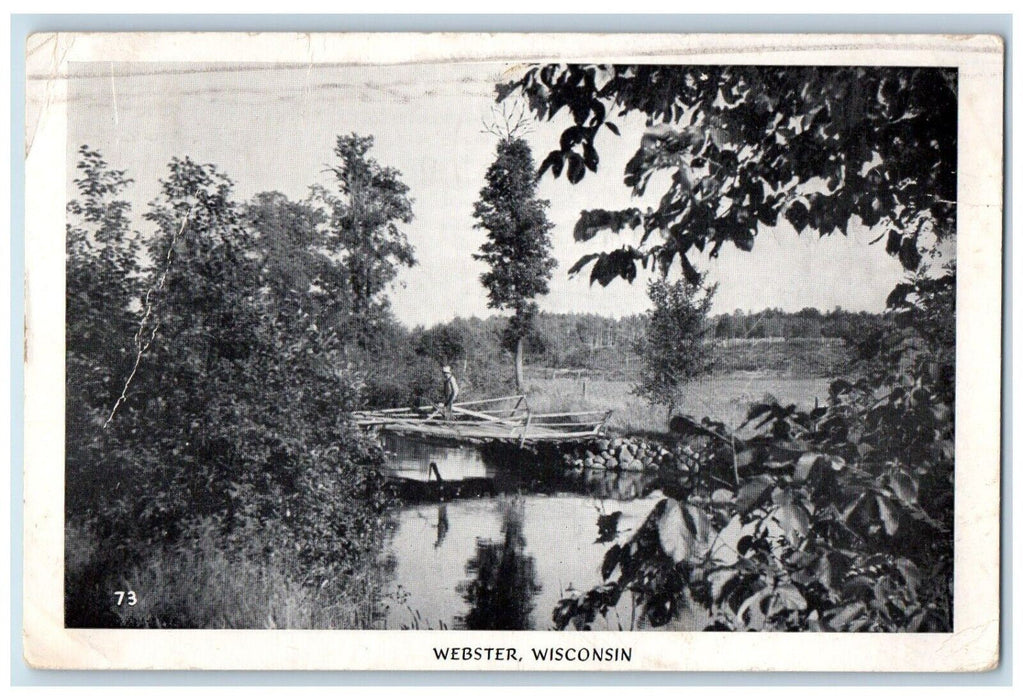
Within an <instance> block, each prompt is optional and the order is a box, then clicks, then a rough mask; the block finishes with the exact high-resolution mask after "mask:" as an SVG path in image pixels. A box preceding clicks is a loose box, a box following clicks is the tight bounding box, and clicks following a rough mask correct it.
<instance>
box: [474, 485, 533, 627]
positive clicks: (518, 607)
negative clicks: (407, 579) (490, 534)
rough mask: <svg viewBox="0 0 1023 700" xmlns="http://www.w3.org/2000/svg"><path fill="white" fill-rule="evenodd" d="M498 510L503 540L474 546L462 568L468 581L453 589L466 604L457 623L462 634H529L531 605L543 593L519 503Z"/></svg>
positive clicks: (507, 503)
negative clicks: (476, 632)
mask: <svg viewBox="0 0 1023 700" xmlns="http://www.w3.org/2000/svg"><path fill="white" fill-rule="evenodd" d="M500 510H501V533H502V534H503V536H504V537H503V539H499V540H496V541H495V540H492V539H489V538H479V539H477V540H476V553H475V554H474V555H473V556H472V558H471V559H469V561H468V563H467V564H466V565H465V573H466V574H468V575H469V576H470V578H469V580H467V581H464V582H462V583H460V584H458V586H457V588H456V590H457V591H458V592H459V593H460V594H461V596H462V598H463V599H464V600H465V602H466V603H468V604H469V612H468V613H466V614H465V615H464V616H461V617H460V619H459V623H460V626H461V627H464V628H465V629H469V630H525V629H530V613H531V612H532V610H533V606H534V602H533V601H534V598H535V596H536V594H537V593H539V592H540V591H541V589H542V586H541V585H540V583H539V581H537V576H536V560H535V559H534V557H532V556H530V555H528V554H526V538H525V537H524V535H523V532H524V529H523V518H524V517H525V507H524V502H523V501H522V500H521V499H512V500H507V501H504V502H503V503H502V504H501V506H500Z"/></svg>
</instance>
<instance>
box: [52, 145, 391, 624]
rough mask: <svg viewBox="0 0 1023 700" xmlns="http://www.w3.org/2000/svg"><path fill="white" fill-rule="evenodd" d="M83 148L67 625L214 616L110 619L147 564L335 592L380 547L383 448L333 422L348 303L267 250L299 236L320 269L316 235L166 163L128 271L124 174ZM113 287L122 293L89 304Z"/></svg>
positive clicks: (223, 180)
mask: <svg viewBox="0 0 1023 700" xmlns="http://www.w3.org/2000/svg"><path fill="white" fill-rule="evenodd" d="M82 153H83V162H82V164H81V165H80V168H81V170H82V171H83V176H82V178H81V179H80V180H78V181H77V182H78V186H79V190H80V193H81V194H82V200H81V202H80V201H78V200H76V201H73V202H72V204H71V205H70V206H69V214H70V216H71V220H72V223H70V224H69V251H68V252H69V266H68V267H69V271H71V273H72V274H69V278H68V296H69V300H71V301H72V302H73V303H72V307H71V308H75V309H79V307H81V308H80V309H79V311H80V313H81V314H82V316H81V318H79V317H77V316H76V317H74V318H72V319H71V320H70V321H69V324H68V387H67V405H68V414H69V420H68V450H67V465H66V468H67V479H66V482H67V484H68V487H67V488H68V499H67V501H66V520H67V522H68V526H69V530H68V540H67V545H68V554H69V560H73V561H74V562H75V564H74V566H70V567H69V568H68V577H69V578H68V581H67V582H66V583H67V588H66V590H67V596H66V598H67V605H68V607H67V610H66V616H67V620H66V622H67V624H68V625H70V626H95V625H99V626H107V625H117V624H128V623H129V622H130V623H131V624H159V625H192V624H206V623H211V624H212V623H214V620H213V619H212V618H210V617H209V616H207V615H205V613H203V612H201V610H199V609H198V608H195V609H192V610H184V609H178V608H175V606H174V605H172V604H171V602H169V600H168V601H166V602H165V604H162V605H160V604H155V603H154V604H153V605H151V606H150V607H149V608H147V609H148V610H149V611H150V612H149V613H146V614H141V612H140V611H137V612H140V615H141V616H137V617H134V618H131V620H127V621H126V619H125V618H122V617H119V616H116V615H114V614H113V612H114V607H113V605H114V603H113V597H112V591H113V590H115V589H117V590H120V589H122V588H123V586H124V583H125V582H127V583H133V582H132V581H130V580H129V579H130V578H131V577H141V578H140V579H139V580H140V581H142V582H143V583H145V582H149V583H146V584H145V585H152V586H156V583H155V578H154V575H152V572H153V567H154V566H157V567H164V568H166V569H167V570H168V571H174V572H176V573H175V574H174V575H175V576H178V577H179V579H180V580H191V579H194V580H197V581H207V580H216V581H219V582H221V583H225V585H226V582H228V581H229V579H230V577H223V576H220V577H217V576H213V577H212V578H211V576H212V574H211V571H215V570H219V568H221V567H222V566H223V567H229V568H230V567H237V568H238V570H239V572H240V574H239V575H240V576H243V575H245V572H247V571H250V570H252V571H254V570H256V569H259V568H260V567H265V568H266V569H267V571H268V572H270V573H273V572H276V573H277V574H280V575H282V576H286V577H287V579H288V581H289V582H290V584H291V585H293V586H297V587H300V588H304V589H307V592H308V593H309V595H311V596H312V598H310V599H317V600H319V599H321V597H326V598H331V597H332V596H333V598H331V599H333V600H337V599H338V598H340V597H343V596H344V595H345V594H346V591H349V590H351V586H352V582H353V581H357V580H359V579H360V578H361V577H363V576H364V575H365V571H366V570H367V568H369V565H370V563H371V562H372V559H373V557H375V555H376V553H377V551H378V550H379V545H380V541H381V538H382V537H383V536H384V534H385V533H386V531H387V529H388V527H389V523H388V521H387V518H386V512H387V508H388V506H389V504H390V503H391V502H392V496H391V494H390V493H389V492H388V490H387V489H386V488H385V480H384V474H383V472H382V466H383V454H382V452H381V450H380V448H379V446H377V445H376V444H375V443H374V442H373V441H372V440H370V439H368V438H367V437H366V436H364V435H363V434H362V433H361V432H360V431H359V430H358V429H356V428H355V427H354V426H352V425H351V424H350V422H349V420H348V416H349V414H350V412H351V411H352V410H353V409H354V408H355V407H356V405H357V404H358V403H359V402H360V401H361V400H362V398H361V394H362V392H363V391H364V389H365V378H364V376H363V375H362V374H361V373H360V372H357V371H354V370H353V369H352V367H353V363H352V362H350V361H349V357H350V356H351V354H352V352H353V350H352V349H351V348H353V347H358V343H357V342H356V341H355V340H353V339H352V338H348V337H346V336H345V329H346V328H348V327H349V326H350V325H351V324H348V325H346V324H344V323H332V322H331V319H332V318H333V317H335V316H336V315H337V314H338V313H341V312H343V311H344V309H343V308H342V309H340V311H339V310H338V309H337V308H331V307H330V304H329V303H328V302H323V301H322V300H320V299H317V298H315V295H312V294H310V292H309V288H308V284H309V282H308V280H303V279H302V278H301V276H300V275H297V276H296V275H294V274H291V273H294V272H295V271H294V270H290V269H286V268H284V267H282V265H281V264H280V259H279V258H280V257H281V256H280V255H276V254H275V251H278V252H279V249H280V248H281V247H282V245H283V244H288V246H291V247H295V246H300V245H303V241H304V246H305V247H304V250H305V251H306V252H307V253H308V254H309V255H311V256H313V257H314V258H315V264H313V265H311V266H310V267H311V269H313V270H317V271H318V274H321V275H327V274H328V273H329V271H330V269H329V265H330V260H331V259H332V258H331V257H330V256H326V255H324V254H322V253H321V252H318V251H319V248H320V244H321V243H322V242H323V240H324V239H322V238H318V237H316V236H315V235H313V234H315V231H312V230H311V229H309V228H308V226H306V228H302V226H304V225H305V224H303V223H302V222H305V223H306V224H308V223H310V222H315V221H316V220H317V219H316V217H313V216H306V214H308V212H306V211H305V210H304V209H302V207H301V206H300V205H296V204H294V203H289V202H287V200H285V199H283V198H281V197H264V198H257V202H256V204H254V205H253V206H254V207H255V206H258V207H259V209H260V212H261V213H262V214H263V215H264V216H262V217H253V216H252V213H253V212H252V209H251V208H249V209H246V208H245V207H243V206H242V205H240V204H238V203H237V202H235V201H234V200H233V199H232V183H231V180H230V179H229V178H228V177H226V176H225V175H224V174H222V173H220V172H219V171H218V170H217V169H216V168H215V167H214V166H211V165H205V164H199V163H196V162H194V161H192V160H190V159H187V158H186V159H174V160H172V161H171V163H170V165H169V170H168V175H167V177H166V179H165V180H163V181H162V182H161V185H162V188H161V194H160V196H159V197H158V198H157V199H156V200H154V202H153V203H152V204H151V205H150V208H149V210H148V211H147V213H146V219H147V220H148V221H149V222H150V224H152V225H153V226H154V227H155V235H153V236H151V237H149V238H148V239H147V241H146V243H147V245H148V259H149V260H151V261H153V264H152V267H149V268H143V266H142V260H144V258H143V257H142V256H141V255H138V254H137V253H136V252H131V251H133V250H134V249H132V248H130V247H128V246H127V243H126V242H125V241H129V240H134V239H131V238H129V235H128V233H127V232H126V231H127V230H126V223H125V222H126V218H125V217H124V216H119V217H118V216H115V214H116V213H117V212H123V211H125V208H126V206H127V205H126V204H125V203H124V202H121V201H119V200H118V199H117V197H118V196H119V194H120V192H121V190H122V189H123V187H124V186H125V185H126V184H127V182H128V180H127V179H126V178H124V177H123V173H119V172H117V171H110V170H109V169H108V168H107V166H106V165H105V163H103V162H102V160H101V159H100V158H99V157H98V155H97V154H93V153H92V152H90V151H87V150H85V149H83V152H82ZM94 193H98V194H96V195H95V196H94ZM104 212H106V213H104ZM111 212H113V213H111ZM260 222H262V223H260ZM268 222H271V223H272V222H276V223H273V225H272V226H271V223H268ZM282 222H283V223H282ZM260 227H262V228H260ZM115 228H116V229H117V235H116V236H115V235H114V234H113V233H111V231H113V229H115ZM72 234H74V235H72ZM90 242H95V243H92V245H93V248H95V246H96V245H97V244H100V245H102V246H105V247H101V248H100V250H99V252H98V253H94V252H93V249H90V247H89V244H90ZM285 247H287V246H285ZM124 250H127V251H129V252H130V254H127V253H125V252H124ZM337 257H338V256H333V259H334V260H335V261H336V260H337ZM335 277H336V275H335ZM108 279H109V280H119V284H120V285H121V286H114V287H112V288H111V290H112V291H109V292H108V294H107V295H106V296H101V295H100V294H99V293H98V292H99V291H102V290H100V289H99V287H101V286H102V283H103V282H104V281H105V280H108ZM124 280H128V281H131V282H132V285H133V286H131V287H130V288H126V287H127V283H126V282H124ZM142 290H145V291H144V292H142ZM133 293H138V294H139V297H135V298H134V299H133V298H132V294H133ZM133 302H134V303H133ZM104 316H107V317H109V319H111V320H110V322H108V323H106V324H102V323H97V324H91V323H90V321H91V320H92V319H95V318H103V317H104ZM115 321H116V322H115ZM365 328H366V325H365V324H362V325H361V326H360V334H359V338H358V342H361V343H365V342H366V336H365ZM79 532H80V533H85V534H84V535H82V536H75V533H79ZM83 541H86V542H94V544H92V545H89V556H88V557H87V558H86V559H84V560H82V559H81V558H80V557H78V555H77V554H75V552H74V548H75V547H77V546H79V544H80V543H81V542H83ZM207 548H210V550H209V552H206V549H207ZM204 552H206V554H203V553H204ZM227 553H230V554H227ZM207 554H208V556H207ZM214 554H215V556H214ZM221 555H222V556H221ZM218 557H219V558H218ZM211 567H212V569H211ZM147 572H148V573H147ZM268 575H269V574H268ZM274 575H276V574H274ZM133 585H136V586H139V585H142V584H139V583H138V582H134V583H133ZM182 585H184V584H182ZM218 585H219V584H218ZM234 590H236V589H234V588H230V589H225V590H221V591H218V592H204V593H203V595H204V596H207V597H208V596H213V597H214V598H218V599H226V598H228V597H229V596H230V594H231V591H234ZM159 591H163V592H164V593H166V586H162V587H160V588H159ZM254 591H255V589H254ZM162 594H163V593H158V591H157V590H153V589H151V590H148V591H146V590H141V589H140V590H138V595H139V596H140V597H143V598H145V599H146V600H149V601H153V600H154V598H153V596H158V595H162ZM314 594H315V595H314ZM253 595H255V592H253ZM175 600H177V598H176V599H175ZM183 604H184V603H183ZM196 605H198V602H197V603H196ZM161 611H163V612H161ZM164 613H166V615H167V616H168V617H161V615H163V614H164ZM232 619H237V620H238V621H241V620H249V622H251V621H252V620H251V618H249V617H245V616H238V617H237V618H232ZM364 621H365V620H364ZM238 624H242V623H241V622H238ZM245 624H248V622H246V623H245ZM256 624H260V625H262V624H263V622H260V621H258V620H257V621H256Z"/></svg>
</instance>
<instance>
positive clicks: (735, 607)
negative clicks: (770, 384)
mask: <svg viewBox="0 0 1023 700" xmlns="http://www.w3.org/2000/svg"><path fill="white" fill-rule="evenodd" d="M954 282H955V274H954V270H950V271H949V273H948V274H947V275H946V276H945V277H942V278H940V279H939V280H938V281H935V280H934V279H933V278H926V279H923V278H920V279H917V280H915V281H914V282H912V283H910V284H909V285H908V286H907V287H906V288H904V289H903V290H901V291H902V294H901V295H900V296H899V297H898V298H897V299H895V300H894V303H893V307H894V311H893V313H892V320H893V322H894V323H895V324H897V325H898V327H899V328H900V329H901V330H902V331H903V332H904V338H905V341H906V342H905V343H904V345H903V348H902V350H901V351H900V352H899V357H900V359H901V361H900V362H898V363H895V364H891V363H879V364H878V366H879V367H883V368H884V371H878V372H873V373H868V374H867V375H866V376H864V377H862V378H860V379H858V380H856V381H847V380H837V381H835V382H833V383H832V385H831V392H830V398H829V402H828V404H827V405H825V406H815V407H814V408H812V409H809V410H800V409H798V408H797V407H796V406H795V405H788V406H783V405H780V404H779V403H778V402H776V401H768V402H764V403H759V404H755V405H753V406H752V407H751V408H750V410H749V414H748V418H747V425H748V426H749V427H750V429H751V430H752V432H753V435H752V436H750V437H744V438H740V437H738V436H737V435H734V434H730V433H729V432H728V431H727V429H726V428H725V426H724V425H722V424H720V423H713V422H709V421H704V422H703V423H702V424H698V423H695V422H692V421H683V422H682V423H684V424H685V425H687V426H690V428H691V430H692V431H693V432H694V433H699V434H700V436H701V437H700V439H703V440H709V441H711V442H713V443H714V444H716V445H717V449H716V451H715V454H714V457H713V458H712V459H710V460H709V461H708V462H707V463H705V464H704V465H703V467H702V468H701V469H700V470H698V471H697V472H696V473H690V474H683V475H682V476H681V477H680V478H679V480H678V485H677V488H676V489H674V491H676V492H677V493H675V494H673V496H674V497H669V498H665V499H663V500H662V501H660V502H659V503H658V504H657V505H656V507H655V508H654V509H653V510H652V512H651V513H650V515H649V516H648V517H647V519H646V521H645V522H644V523H643V525H642V526H641V527H640V528H639V530H638V531H637V532H636V533H635V534H634V535H633V536H632V537H630V538H629V539H627V540H626V541H624V542H621V543H617V542H616V543H615V544H614V545H613V546H612V547H611V548H610V549H609V550H608V551H607V553H606V555H605V558H604V563H603V567H602V571H601V573H602V576H603V578H604V583H603V584H601V585H600V586H598V587H596V588H594V589H593V590H591V591H589V592H588V593H586V594H585V595H583V596H577V597H573V598H567V599H565V600H563V601H561V603H560V604H559V606H558V608H557V609H556V610H555V611H554V620H555V623H556V624H557V625H558V626H559V627H560V628H565V627H568V626H574V627H579V628H586V627H588V626H589V625H590V623H592V622H593V620H594V619H595V616H596V615H601V614H604V613H606V612H607V611H608V610H609V609H610V608H611V606H613V605H615V604H616V602H617V601H618V599H619V598H620V597H621V595H623V594H624V593H625V592H626V591H629V592H631V593H632V594H634V595H635V597H636V600H637V601H638V603H639V604H640V606H641V608H642V614H643V616H644V618H645V619H646V621H647V622H649V623H650V624H652V625H654V626H660V625H663V624H666V623H667V622H668V621H670V620H671V619H672V618H673V617H675V616H676V614H677V613H678V612H679V611H680V610H681V609H682V608H683V607H684V606H686V605H690V604H694V603H695V604H698V605H701V606H703V607H705V608H707V609H708V610H709V612H710V614H711V616H712V622H711V624H710V626H709V627H708V629H713V630H779V631H784V630H816V631H887V632H890V631H911V632H926V631H950V630H951V629H952V572H953V539H952V536H953V532H952V526H953V498H954V423H953V414H954V393H955V392H954V384H953V377H954V371H953V370H954V363H953V359H954V358H953V347H954V346H952V345H950V340H951V339H952V338H953V337H954V336H953V335H952V334H950V333H948V332H944V330H943V329H946V328H947V327H948V326H949V325H950V319H953V318H954V289H955V284H954ZM911 350H912V352H911ZM889 359H890V358H889ZM682 423H680V426H681V425H682ZM744 427H746V426H744Z"/></svg>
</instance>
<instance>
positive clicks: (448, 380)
mask: <svg viewBox="0 0 1023 700" xmlns="http://www.w3.org/2000/svg"><path fill="white" fill-rule="evenodd" d="M441 372H443V373H444V420H451V419H452V417H453V413H454V406H455V399H457V398H458V382H457V381H455V375H454V374H452V373H451V367H450V366H449V365H444V366H443V367H442V368H441Z"/></svg>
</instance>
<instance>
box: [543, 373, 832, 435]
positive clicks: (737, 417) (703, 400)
mask: <svg viewBox="0 0 1023 700" xmlns="http://www.w3.org/2000/svg"><path fill="white" fill-rule="evenodd" d="M829 383H830V379H826V378H820V377H811V378H804V377H790V376H776V375H772V374H766V373H756V372H730V373H728V374H722V375H715V376H711V377H707V378H704V379H701V380H699V381H696V382H693V383H692V384H691V385H690V386H689V387H688V388H687V389H686V391H685V395H684V397H683V400H682V405H681V406H680V407H679V408H678V409H677V410H678V412H681V413H687V414H690V415H693V416H697V417H703V416H710V417H712V418H714V419H715V420H720V421H723V422H724V423H726V424H727V425H730V426H732V427H735V426H737V425H739V424H740V423H742V421H743V420H744V419H745V417H746V412H747V409H748V408H749V405H750V403H752V402H754V401H757V400H759V399H761V398H763V397H764V395H765V394H771V395H773V396H774V397H776V398H777V399H778V400H779V401H780V402H781V403H795V404H798V405H805V406H812V405H813V402H814V398H819V399H821V400H823V399H825V398H827V394H828V384H829ZM528 391H529V405H530V407H531V408H532V409H533V410H534V411H538V412H556V411H596V410H613V411H614V414H613V415H612V418H611V422H610V428H611V429H612V430H613V431H616V432H622V433H635V432H644V433H663V432H665V431H666V427H667V411H666V409H665V408H664V407H662V406H656V407H654V406H650V405H649V404H648V403H647V402H646V401H644V400H643V399H641V398H639V397H638V396H635V395H634V394H633V393H632V383H631V382H628V381H625V380H602V379H592V378H591V379H586V378H571V377H558V378H556V379H540V378H538V379H532V380H530V381H529V382H528Z"/></svg>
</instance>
